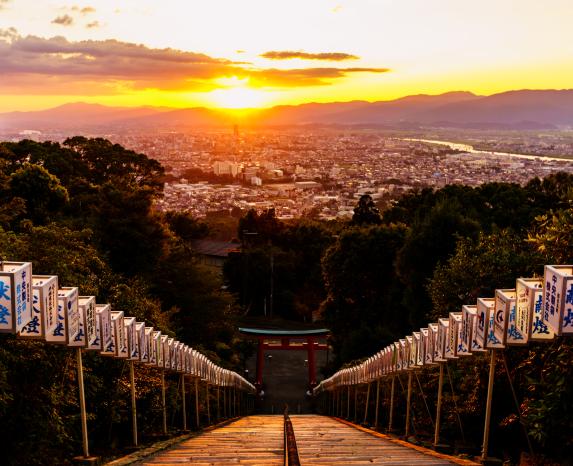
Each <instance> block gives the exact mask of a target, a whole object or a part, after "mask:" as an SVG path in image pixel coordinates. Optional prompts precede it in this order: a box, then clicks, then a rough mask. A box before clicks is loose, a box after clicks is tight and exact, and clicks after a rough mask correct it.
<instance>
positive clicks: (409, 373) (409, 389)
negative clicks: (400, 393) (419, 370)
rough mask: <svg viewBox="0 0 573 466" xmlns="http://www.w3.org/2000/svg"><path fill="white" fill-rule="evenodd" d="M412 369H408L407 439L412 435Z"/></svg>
mask: <svg viewBox="0 0 573 466" xmlns="http://www.w3.org/2000/svg"><path fill="white" fill-rule="evenodd" d="M412 371H413V369H411V370H410V371H408V394H407V396H406V440H408V436H409V435H410V402H411V400H412Z"/></svg>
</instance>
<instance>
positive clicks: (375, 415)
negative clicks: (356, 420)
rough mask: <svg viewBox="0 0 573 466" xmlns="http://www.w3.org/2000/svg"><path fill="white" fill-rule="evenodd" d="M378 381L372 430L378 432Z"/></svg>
mask: <svg viewBox="0 0 573 466" xmlns="http://www.w3.org/2000/svg"><path fill="white" fill-rule="evenodd" d="M379 407H380V379H378V380H377V381H376V411H375V413H374V430H378V413H379V410H380V408H379Z"/></svg>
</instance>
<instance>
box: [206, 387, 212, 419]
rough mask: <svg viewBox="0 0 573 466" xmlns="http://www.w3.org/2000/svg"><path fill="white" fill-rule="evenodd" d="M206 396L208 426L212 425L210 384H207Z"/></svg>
mask: <svg viewBox="0 0 573 466" xmlns="http://www.w3.org/2000/svg"><path fill="white" fill-rule="evenodd" d="M205 396H206V397H207V398H206V403H207V425H211V406H210V405H209V382H207V383H206V384H205Z"/></svg>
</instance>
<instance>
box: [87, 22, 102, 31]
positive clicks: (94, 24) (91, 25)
mask: <svg viewBox="0 0 573 466" xmlns="http://www.w3.org/2000/svg"><path fill="white" fill-rule="evenodd" d="M99 27H101V24H100V22H99V21H92V22H91V23H88V24H86V28H87V29H97V28H99Z"/></svg>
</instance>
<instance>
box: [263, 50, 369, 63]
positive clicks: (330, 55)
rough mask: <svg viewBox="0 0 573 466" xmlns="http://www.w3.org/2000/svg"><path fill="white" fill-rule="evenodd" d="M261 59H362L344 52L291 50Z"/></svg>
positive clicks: (267, 54)
mask: <svg viewBox="0 0 573 466" xmlns="http://www.w3.org/2000/svg"><path fill="white" fill-rule="evenodd" d="M261 57H263V58H268V59H270V60H291V59H293V58H301V59H303V60H326V61H343V60H358V59H359V58H360V57H357V56H356V55H351V54H349V53H342V52H321V53H309V52H300V51H299V52H294V51H291V50H282V51H276V50H271V51H270V52H265V53H263V54H261Z"/></svg>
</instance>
